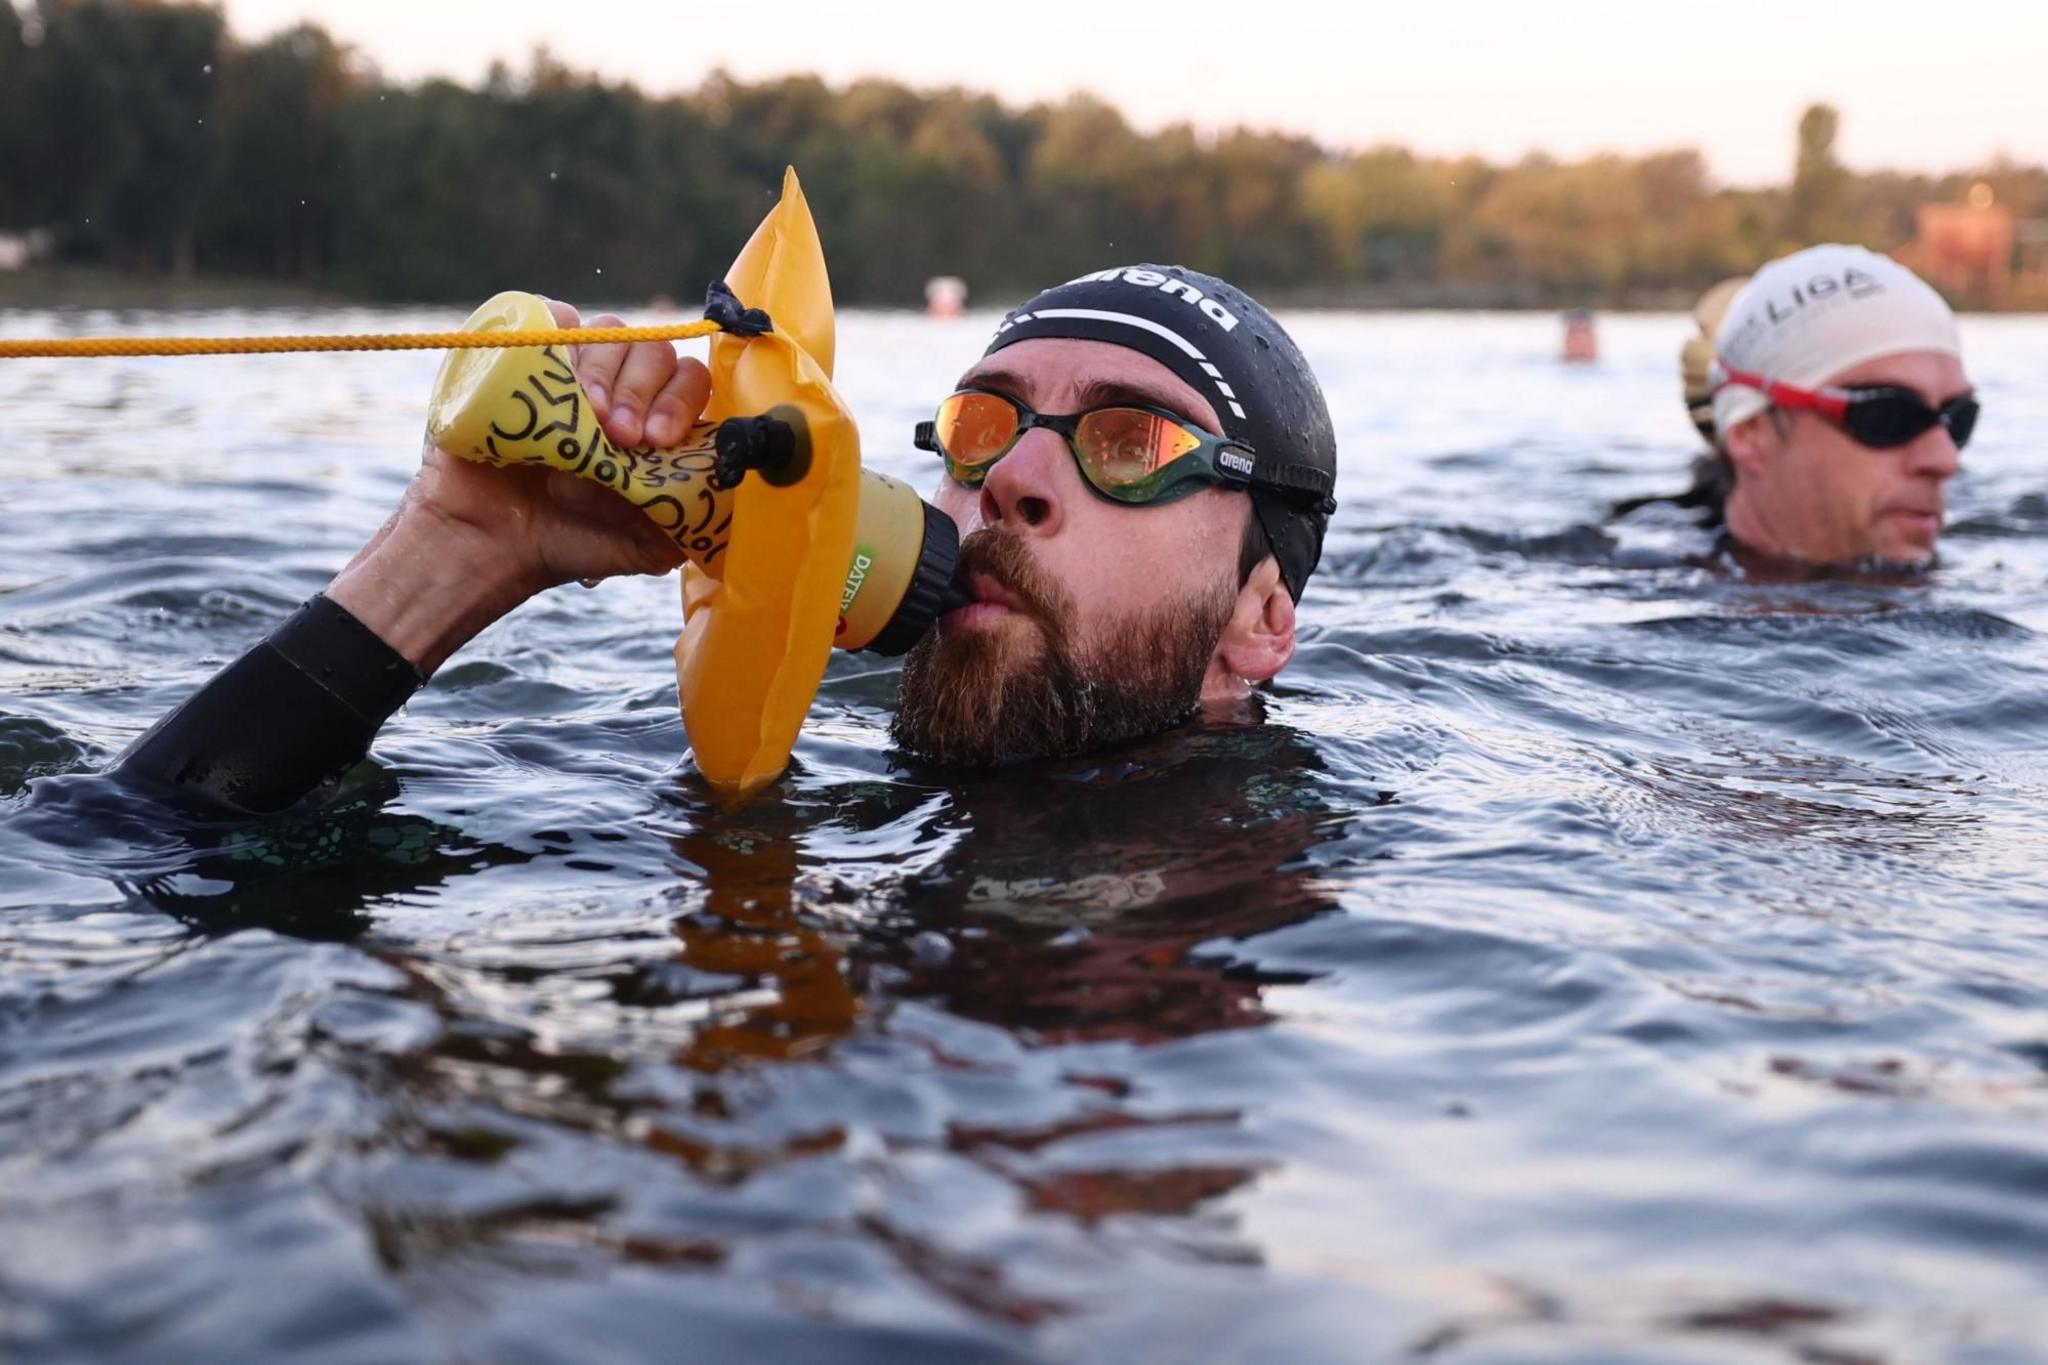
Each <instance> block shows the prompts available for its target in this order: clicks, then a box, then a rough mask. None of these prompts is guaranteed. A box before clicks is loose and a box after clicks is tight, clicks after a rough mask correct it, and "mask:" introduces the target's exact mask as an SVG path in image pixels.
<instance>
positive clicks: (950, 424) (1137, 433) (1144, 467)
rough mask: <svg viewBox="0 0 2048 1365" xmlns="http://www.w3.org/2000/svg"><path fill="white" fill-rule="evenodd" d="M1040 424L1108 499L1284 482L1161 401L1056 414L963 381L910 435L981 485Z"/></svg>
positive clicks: (962, 477)
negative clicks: (1162, 406) (962, 386)
mask: <svg viewBox="0 0 2048 1365" xmlns="http://www.w3.org/2000/svg"><path fill="white" fill-rule="evenodd" d="M1040 427H1042V428H1044V429H1045V430H1047V431H1051V432H1056V433H1057V434H1058V435H1060V436H1061V437H1064V438H1065V440H1066V443H1067V449H1068V450H1069V451H1071V452H1072V453H1073V456H1074V463H1075V464H1076V465H1078V466H1080V469H1081V477H1082V478H1084V479H1086V480H1087V482H1088V486H1089V487H1090V488H1092V489H1094V490H1095V491H1096V492H1097V493H1099V494H1101V495H1102V496H1103V497H1105V498H1108V499H1110V500H1111V501H1112V502H1121V503H1130V504H1145V503H1165V502H1172V501H1174V500H1175V499H1177V498H1183V497H1186V496H1187V495H1188V494H1189V493H1192V492H1194V491H1195V490H1196V489H1198V488H1201V487H1203V486H1206V485H1210V484H1222V485H1225V486H1227V487H1235V488H1245V487H1249V486H1250V485H1252V484H1254V483H1256V484H1260V485H1262V486H1264V485H1271V486H1275V487H1285V486H1288V485H1284V484H1282V483H1281V482H1280V481H1279V480H1277V479H1271V478H1268V477H1265V476H1264V475H1263V474H1262V472H1261V471H1260V469H1259V467H1258V457H1257V456H1256V455H1254V454H1253V452H1252V449H1251V447H1249V446H1246V445H1244V444H1242V443H1240V442H1237V441H1232V440H1229V439H1226V438H1225V437H1221V436H1214V435H1211V434H1210V433H1208V432H1206V431H1201V430H1199V429H1197V428H1195V427H1191V426H1189V425H1188V424H1187V423H1186V422H1185V421H1183V420H1181V419H1180V418H1179V417H1176V416H1174V415H1173V414H1172V413H1170V412H1166V411H1164V410H1163V409H1159V408H1148V407H1109V408H1095V409H1092V410H1090V411H1088V412H1075V413H1067V414H1065V415H1063V416H1055V415H1054V414H1051V413H1041V412H1033V411H1032V410H1031V409H1030V408H1028V407H1026V406H1025V405H1024V404H1023V403H1021V402H1019V401H1018V400H1017V399H1015V398H1012V397H1011V396H1010V395H1009V394H1006V393H996V392H994V391H992V390H988V389H962V390H960V391H959V392H958V393H955V394H953V395H951V396H950V397H948V398H947V399H946V400H945V401H944V402H942V403H940V404H939V411H938V415H937V417H935V418H934V419H933V420H932V421H929V422H919V423H918V424H917V434H916V436H915V438H914V443H915V444H916V446H917V448H918V449H919V450H931V451H936V452H937V453H939V454H940V455H943V456H945V458H946V472H947V473H948V474H950V475H952V476H953V478H954V479H955V480H957V481H958V482H960V483H963V484H965V485H966V486H967V487H969V488H978V487H980V486H981V482H982V480H983V479H985V478H987V477H988V472H989V470H990V469H991V468H993V467H994V465H995V463H996V461H997V460H1000V459H1002V458H1003V456H1005V455H1007V454H1009V453H1010V451H1011V450H1012V449H1014V448H1015V447H1016V444H1017V442H1018V441H1020V440H1022V439H1023V438H1024V433H1025V432H1027V431H1032V430H1035V429H1037V428H1040ZM1290 491H1293V490H1292V489H1291V488H1290Z"/></svg>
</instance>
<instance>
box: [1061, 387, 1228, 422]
mask: <svg viewBox="0 0 2048 1365" xmlns="http://www.w3.org/2000/svg"><path fill="white" fill-rule="evenodd" d="M1079 397H1080V400H1081V409H1082V411H1084V412H1085V411H1087V410H1088V409H1090V408H1114V407H1130V406H1136V407H1141V408H1159V409H1161V410H1162V411H1165V412H1170V413H1172V414H1173V415H1174V416H1175V417H1178V418H1179V419H1180V420H1181V421H1183V422H1186V423H1187V424H1188V425H1189V426H1191V427H1194V428H1195V429H1196V430H1198V431H1208V430H1209V424H1208V423H1207V422H1204V421H1203V420H1201V419H1200V418H1198V417H1196V416H1195V415H1194V414H1193V413H1192V412H1190V411H1188V403H1187V400H1186V399H1183V398H1180V397H1177V396H1176V395H1174V394H1172V393H1170V392H1168V391H1167V390H1165V389H1163V388H1154V387H1153V386H1151V385H1149V384H1133V383H1131V382H1129V381H1128V380H1120V379H1090V380H1088V381H1087V382H1086V383H1084V384H1082V385H1081V389H1080V394H1079ZM1211 434H1212V435H1213V434H1214V433H1213V432H1212V433H1211Z"/></svg>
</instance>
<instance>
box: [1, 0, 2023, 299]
mask: <svg viewBox="0 0 2048 1365" xmlns="http://www.w3.org/2000/svg"><path fill="white" fill-rule="evenodd" d="M1838 131H1839V119H1838V118H1837V116H1836V114H1835V111H1834V110H1832V109H1830V108H1828V107H1827V106H1825V105H1816V106H1815V107H1813V108H1811V109H1809V110H1807V111H1806V113H1805V114H1804V116H1803V117H1802V118H1801V120H1800V123H1799V130H1798V138H1799V143H1798V146H1799V154H1798V164H1797V170H1796V173H1795V175H1794V177H1793V180H1792V182H1791V184H1790V185H1789V186H1788V187H1786V188H1784V189H1766V190H1735V189H1728V188H1724V187H1720V186H1717V185H1715V184H1714V183H1712V181H1711V179H1710V177H1709V176H1708V174H1707V170H1706V167H1705V164H1704V162H1703V161H1702V160H1701V158H1700V156H1699V155H1698V153H1696V152H1693V151H1685V150H1679V151H1670V152H1662V153H1657V154H1654V155H1650V156H1641V157H1618V156H1599V157H1593V158H1590V159H1588V160H1584V161H1579V162H1572V163H1565V162H1559V161H1555V160H1552V159H1549V158H1546V157H1530V158H1528V159H1526V160H1524V161H1522V162H1520V163H1518V164H1515V165H1511V166H1492V165H1488V164H1486V163H1484V162H1481V161H1478V160H1477V159H1474V158H1465V159H1461V160H1445V159H1432V158H1427V157H1421V156H1417V155H1416V154H1414V153H1413V152H1410V151H1408V150H1406V149H1403V148H1400V147H1375V148H1371V149H1368V150H1365V151H1361V152H1356V153H1342V154H1340V153H1332V152H1330V151H1328V150H1325V149H1323V148H1321V147H1318V146H1317V145H1315V144H1314V143H1312V142H1310V141H1307V140H1305V139H1302V138H1298V137H1290V136H1285V135H1280V134H1275V133H1269V132H1261V131H1257V130H1252V129H1235V130H1231V131H1228V132H1224V133H1220V134H1215V135H1203V134H1198V133H1196V132H1195V131H1194V130H1193V129H1191V128H1188V127H1186V126H1176V127H1170V128H1166V129H1163V130H1161V131H1159V132H1156V133H1150V134H1147V133H1140V132H1139V131H1137V130H1135V129H1133V128H1132V127H1131V126H1130V124H1129V123H1128V122H1126V120H1125V119H1124V117H1123V115H1122V114H1120V113H1119V112H1118V111H1117V110H1116V109H1115V108H1114V107H1112V106H1111V105H1109V104H1107V103H1104V102H1103V101H1101V100H1099V99H1095V98H1092V97H1088V96H1076V97H1074V98H1071V99H1068V100H1064V101H1061V102H1058V103H1053V104H1040V105H1034V106H1031V107H1029V108H1022V109H1019V108H1012V107H1008V106H1005V105H1003V104H1001V103H999V102H998V101H997V100H995V99H993V98H991V97H989V96H986V95H980V94H975V93H973V92H969V91H963V90H957V89H953V90H933V91H920V90H912V89H909V88H907V87H904V86H902V85H898V84H895V83H892V82H888V81H879V80H867V81H859V82H856V83H854V84H852V85H850V86H847V87H845V88H844V89H837V90H835V89H833V88H832V87H829V86H827V85H826V84H824V83H823V82H822V81H819V80H817V79H815V78H813V77H807V76H793V77H787V78H783V79H778V80H769V81H762V82H753V83H749V82H742V81H738V80H735V79H733V78H731V77H729V76H726V75H723V74H719V75H714V76H713V77H712V78H711V79H709V80H707V81H706V82H705V83H704V84H703V85H702V86H700V87H699V88H698V89H697V90H695V91H692V92H689V93H687V94H683V95H678V96H673V97H667V98H655V97H652V96H648V95H646V94H643V93H641V92H640V91H637V90H635V89H633V88H632V87H630V86H626V85H620V84H614V83H608V82H606V81H604V80H602V79H600V78H598V77H596V76H592V75H589V74H586V73H580V72H576V71H572V70H570V69H568V68H567V67H565V66H563V65H562V64H561V63H560V62H559V61H557V60H555V59H554V58H553V57H552V56H550V55H549V54H548V53H547V52H545V51H542V52H538V53H536V54H534V56H533V57H532V58H531V60H530V61H529V62H528V63H527V65H526V68H525V69H524V70H513V69H510V68H507V67H499V68H496V69H494V70H493V71H492V73H491V74H490V76H489V77H488V78H487V79H486V80H485V81H484V82H483V83H482V84H481V86H479V87H476V88H469V87H464V86H460V85H456V84H453V83H450V82H447V81H428V82H425V83H423V84H418V85H409V86H402V85H394V84H390V83H388V82H386V81H384V80H382V79H381V78H379V77H378V76H377V74H376V73H375V72H374V71H373V70H371V69H370V68H369V67H368V66H367V65H366V64H364V63H363V62H362V61H361V60H360V59H359V58H358V57H357V56H355V55H354V54H353V53H351V52H350V51H348V50H347V49H346V48H345V47H342V46H341V45H339V44H337V43H336V42H335V41H334V40H333V39H332V38H330V37H329V36H328V35H327V34H325V33H323V32H322V31H321V30H319V29H317V28H313V27H310V26H300V27H297V28H293V29H288V30H286V31H285V32H283V33H279V34H276V35H274V36H271V37H268V38H264V39H262V40H260V41H257V42H253V43H245V42H238V41H236V40H235V39H234V38H233V37H231V36H230V35H229V34H228V33H226V31H225V29H224V27H223V23H222V19H221V16H220V13H219V11H218V10H217V9H215V8H213V7H212V6H210V5H205V4H196V3H187V2H183V0H0V229H4V230H20V229H24V228H37V227H41V228H47V229H49V230H50V231H51V233H52V236H53V239H54V240H55V241H56V243H57V244H58V247H59V250H60V251H61V252H62V254H63V255H65V256H66V257H68V258H70V259H73V260H82V261H94V262H99V263H102V264H109V265H113V266H117V267H122V268H127V269H132V270H141V271H150V272H158V273H161V272H179V271H188V270H191V269H194V268H197V269H200V270H207V271H218V272H223V273H235V274H241V275H253V276H264V277H270V278H275V279H281V280H291V281H297V282H301V283H304V284H307V285H312V286H317V287H320V288H324V289H328V290H336V291H342V292H347V293H352V294H356V295H359V296H364V297H370V298H382V299H408V300H411V299H418V300H449V301H474V300H476V299H479V298H482V297H484V296H486V295H488V294H490V293H493V292H495V291H497V290H498V289H501V288H506V287H510V286H518V287H523V288H529V289H536V290H540V291H543V292H546V293H550V294H553V295H556V296H558V297H564V298H570V299H578V300H588V299H635V298H646V297H649V296H653V295H667V296H669V297H672V298H675V299H678V300H688V299H693V298H695V297H697V296H699V295H700V294H701V292H702V290H703V287H704V285H705V283H706V282H707V281H708V280H710V279H712V278H715V277H716V275H717V274H718V272H719V271H720V270H721V269H723V267H724V265H725V263H726V262H727V261H729V260H730V259H731V257H732V254H733V252H734V251H735V250H736V249H737V248H738V246H739V244H740V243H741V241H743V240H744V239H745V237H746V234H747V233H748V232H749V231H750V230H751V229H752V226H753V224H754V223H755V222H756V221H757V220H758V219H759V217H760V215H761V214H762V212H763V211H765V209H766V208H767V207H768V205H769V204H770V203H772V202H773V199H774V196H775V193H776V190H777V187H778V186H779V183H780V179H781V173H782V168H783V166H784V165H785V164H789V163H794V164H795V165H797V166H798V167H799V168H800V169H801V171H802V173H803V177H804V185H805V189H806V190H807V192H808V193H809V195H810V198H811V202H812V206H813V208H814V210H815V212H816V214H817V217H818V221H819V224H820V226H821V229H822V231H823V232H824V234H825V238H826V246H827V250H828V252H829V254H830V257H831V261H832V267H833V279H834V285H835V288H836V290H837V292H838V294H839V296H840V297H841V298H842V299H845V300H848V301H859V302H879V303H895V304H911V303H915V302H916V301H917V300H918V299H919V298H920V297H921V295H922V289H923V284H924V281H925V280H926V279H927V278H928V277H929V276H931V275H934V274H956V275H961V276H964V277H965V278H966V279H967V280H969V281H970V283H971V284H972V285H973V287H974V290H975V297H976V298H977V299H978V300H979V301H981V302H984V303H1001V302H1005V301H1008V300H1011V299H1014V298H1016V297H1017V296H1018V295H1019V294H1020V293H1022V292H1024V291H1026V290H1028V289H1031V288H1034V287H1037V286H1040V285H1042V284H1044V283H1046V282H1047V281H1049V280H1054V279H1061V278H1066V277H1069V276H1072V275H1075V274H1079V273H1082V272H1084V271H1087V270H1092V269H1099V268H1100V267H1102V266H1103V265H1105V264H1111V263H1116V262H1128V261H1137V260H1153V261H1177V262H1181V263H1184V264H1187V265H1190V266H1194V267H1197V268H1199V269H1204V270H1210V271H1215V272H1218V273H1221V274H1224V275H1227V276H1229V277H1231V278H1233V279H1236V280H1238V281H1240V282H1242V283H1244V284H1245V285H1247V286H1248V287H1252V288H1255V289H1258V290H1260V291H1262V292H1266V293H1269V294H1271V295H1273V296H1275V297H1277V298H1280V299H1283V300H1291V301H1347V300H1357V299H1384V300H1391V301H1405V302H1471V303H1492V304H1503V303H1526V304H1539V303H1542V304H1549V303H1584V302H1602V301H1628V300H1631V299H1638V298H1642V299H1647V298H1660V299H1665V300H1671V299H1676V298H1682V297H1684V296H1685V295H1686V294H1688V293H1689V292H1690V291H1693V290H1697V289H1699V288H1701V287H1703V286H1705V285H1706V284H1708V283H1711V282H1712V281H1714V280H1716V279H1719V278H1722V277H1723V276H1725V275H1728V274H1731V273H1734V272H1737V271H1742V270H1747V269H1750V268H1752V267H1754V266H1755V264H1756V263H1757V262H1758V261H1760V260H1762V259H1765V258H1767V257H1769V256H1771V255H1774V254H1776V253H1777V252H1779V251H1781V250H1783V249H1785V248H1786V247H1788V246H1792V245H1799V244H1803V243H1805V242H1809V241H1816V240H1823V239H1827V238H1846V239H1848V240H1854V241H1861V242H1865V243H1867V244H1869V245H1871V246H1874V247H1878V248H1880V249H1889V248H1893V247H1897V246H1898V245H1900V244H1901V243H1903V242H1904V241H1905V240H1907V239H1908V238H1909V237H1910V236H1911V234H1912V232H1913V228H1914V214H1915V210H1916V209H1917V207H1918V206H1919V205H1920V204H1921V203H1924V202H1926V201H1927V200H1929V199H1955V198H1959V197H1961V196H1962V194H1963V193H1964V192H1965V191H1966V190H1967V189H1968V187H1969V185H1970V184H1972V183H1974V181H1976V180H1978V179H1982V180H1985V181H1986V182H1988V183H1990V184H1991V185H1992V187H1993V189H1994V190H1995V192H1996V193H1997V195H1998V198H1999V201H2000V202H2001V203H2004V204H2006V205H2008V206H2009V207H2011V208H2012V209H2013V210H2014V211H2015V212H2016V213H2018V214H2020V215H2021V216H2023V217H2024V216H2037V215H2040V214H2043V213H2048V171H2044V170H2042V169H2040V168H2035V167H2028V166H2021V165H2016V164H2012V163H2010V162H2004V161H2001V162H1998V163H1995V164H1994V165H1993V166H1991V167H1989V168H1987V169H1986V170H1984V171H1982V172H1980V173H1978V174H1976V175H1972V176H1967V177H1964V176H1956V177H1948V178H1945V179H1936V178H1931V177H1925V176H1903V175H1889V174H1877V175H1856V174H1854V173H1852V172H1850V171H1848V170H1846V169H1845V168H1844V167H1843V166H1842V165H1841V164H1840V162H1839V161H1838V160H1837V158H1836V155H1835V139H1836V135H1837V133H1838Z"/></svg>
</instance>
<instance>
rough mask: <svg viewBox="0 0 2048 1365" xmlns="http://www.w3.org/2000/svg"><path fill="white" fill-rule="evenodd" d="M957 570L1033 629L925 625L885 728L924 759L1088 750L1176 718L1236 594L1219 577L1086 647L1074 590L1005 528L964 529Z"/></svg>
mask: <svg viewBox="0 0 2048 1365" xmlns="http://www.w3.org/2000/svg"><path fill="white" fill-rule="evenodd" d="M957 572H958V573H959V575H960V576H962V577H965V576H966V575H968V574H970V573H979V574H985V575H987V576H988V577H989V578H991V579H993V580H994V581H995V582H997V583H999V584H1001V585H1002V587H1003V588H1004V589H1005V590H1006V591H1007V592H1008V593H1010V594H1011V596H1013V597H1014V598H1015V599H1016V601H1017V604H1018V607H1019V609H1020V614H1022V615H1024V616H1026V617H1029V618H1030V620H1031V621H1032V622H1033V623H1034V624H1035V625H1036V626H1037V628H1038V629H1037V631H1036V632H1033V633H1032V634H1031V636H1030V638H1019V635H1020V633H1019V632H1018V631H1015V630H1013V629H1010V628H1009V627H1007V626H1004V627H1001V628H999V629H996V630H972V631H966V632H961V633H958V634H948V633H946V632H945V631H943V630H934V631H932V632H931V633H930V634H929V635H927V636H925V637H924V639H922V640H920V641H918V643H917V646H916V647H915V648H914V649H912V650H911V651H910V653H909V655H908V656H907V657H906V658H905V659H904V661H903V680H902V685H901V689H900V692H899V696H898V701H897V706H896V718H895V720H894V721H893V722H892V723H891V725H890V733H891V734H892V735H893V736H894V737H895V740H896V742H897V743H898V744H900V745H902V746H903V747H904V748H905V749H908V750H910V751H911V752H912V753H915V754H919V755H921V756H923V757H925V758H930V759H936V760H938V761H939V762H941V763H957V764H963V765H968V766H973V767H983V768H986V767H993V766H994V765H996V764H998V763H1004V762H1007V761H1009V760H1012V759H1020V758H1059V757H1065V756H1068V755H1072V754H1080V753H1086V752H1088V751H1090V750H1093V749H1099V748H1102V747H1104V746H1106V745H1110V744H1115V743H1117V742H1119V741H1122V740H1126V739H1134V738H1137V737H1138V736H1141V735H1149V734H1153V733H1156V732H1157V731H1160V730H1164V729H1166V728H1167V727H1168V726H1170V725H1173V724H1174V723H1176V722H1178V721H1180V720H1182V719H1183V718H1185V717H1186V716H1187V715H1188V713H1189V712H1191V711H1193V710H1194V709H1195V707H1196V706H1197V705H1198V704H1199V703H1200V701H1201V697H1202V680H1203V678H1204V676H1206V674H1207V672H1208V668H1209V659H1210V656H1211V655H1212V654H1214V652H1215V649H1216V642H1217V640H1218V639H1219V638H1221V636H1222V634H1223V627H1224V625H1225V624H1226V623H1227V622H1228V621H1229V619H1230V612H1231V608H1232V606H1233V605H1234V601H1235V596H1236V595H1235V594H1234V593H1233V592H1231V591H1230V589H1229V585H1228V584H1227V583H1223V582H1218V583H1217V584H1216V585H1214V586H1212V587H1211V588H1210V589H1208V590H1207V591H1200V590H1197V591H1195V592H1192V593H1189V594H1187V595H1185V596H1183V597H1181V598H1178V599H1177V600H1175V601H1173V602H1170V603H1167V604H1165V605H1163V606H1161V607H1159V608H1157V609H1155V610H1153V611H1151V612H1149V613H1147V614H1146V615H1144V616H1142V617H1135V618H1131V619H1126V620H1122V621H1117V622H1113V623H1111V628H1110V629H1107V630H1104V631H1103V632H1102V639H1101V641H1100V642H1099V643H1098V644H1097V645H1095V646H1094V647H1092V648H1084V647H1083V646H1082V644H1081V642H1079V641H1077V640H1075V639H1074V635H1073V629H1072V622H1073V619H1074V607H1073V599H1072V597H1071V596H1070V595H1069V594H1068V593H1067V592H1066V591H1065V590H1064V589H1063V588H1062V587H1061V586H1060V585H1059V584H1058V583H1056V582H1054V581H1053V580H1052V579H1051V578H1050V577H1049V576H1048V575H1047V574H1046V573H1045V572H1044V570H1042V569H1040V568H1039V567H1038V564H1037V563H1036V561H1034V560H1033V559H1032V558H1031V556H1030V554H1029V552H1028V551H1026V550H1025V548H1024V547H1023V545H1021V544H1020V543H1018V541H1017V540H1015V539H1014V538H1013V537H1011V536H1010V535H1008V534H1007V533H1004V532H996V531H980V532H977V533H975V534H974V535H971V536H969V537H968V538H967V539H966V540H965V541H963V542H962V543H961V546H960V563H959V568H958V571H957Z"/></svg>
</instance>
